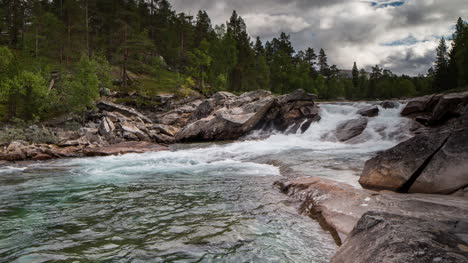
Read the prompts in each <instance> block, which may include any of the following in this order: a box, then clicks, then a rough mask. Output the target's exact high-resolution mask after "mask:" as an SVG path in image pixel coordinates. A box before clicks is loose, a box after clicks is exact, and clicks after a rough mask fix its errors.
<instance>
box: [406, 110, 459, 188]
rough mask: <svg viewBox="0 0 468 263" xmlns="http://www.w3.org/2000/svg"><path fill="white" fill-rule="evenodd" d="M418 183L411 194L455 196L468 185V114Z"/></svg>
mask: <svg viewBox="0 0 468 263" xmlns="http://www.w3.org/2000/svg"><path fill="white" fill-rule="evenodd" d="M454 127H455V128H454V131H453V132H451V134H450V136H449V138H448V139H447V141H446V143H445V144H444V145H443V147H442V148H441V149H440V150H439V151H437V153H435V155H434V156H433V158H432V159H431V160H430V162H429V163H428V164H427V166H426V167H425V168H424V170H423V171H422V172H421V174H420V175H419V176H418V178H417V179H416V180H415V181H414V183H413V184H412V186H411V188H409V192H410V193H432V194H451V193H453V192H456V191H457V190H460V189H463V188H464V187H466V186H467V185H468V111H467V112H466V113H465V114H464V115H463V117H462V118H460V119H459V120H458V123H456V124H455V126H454Z"/></svg>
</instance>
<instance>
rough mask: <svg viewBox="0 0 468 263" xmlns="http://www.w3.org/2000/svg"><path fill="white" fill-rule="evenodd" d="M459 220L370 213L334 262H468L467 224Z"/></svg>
mask: <svg viewBox="0 0 468 263" xmlns="http://www.w3.org/2000/svg"><path fill="white" fill-rule="evenodd" d="M459 220H460V219H459ZM459 220H456V219H452V218H447V220H444V221H435V220H431V219H422V218H416V217H412V216H406V215H397V214H390V213H384V212H368V213H366V214H365V215H364V216H362V218H361V219H360V220H359V222H358V223H357V225H356V227H355V228H354V229H353V231H352V232H351V235H350V236H349V238H348V239H347V240H346V242H345V243H344V244H343V246H341V247H340V249H339V250H338V252H337V254H336V255H335V256H334V257H333V259H332V260H331V262H332V263H347V262H386V263H403V262H413V263H426V262H444V263H461V262H468V258H467V252H468V251H467V248H468V238H467V236H468V220H467V218H464V219H461V221H459Z"/></svg>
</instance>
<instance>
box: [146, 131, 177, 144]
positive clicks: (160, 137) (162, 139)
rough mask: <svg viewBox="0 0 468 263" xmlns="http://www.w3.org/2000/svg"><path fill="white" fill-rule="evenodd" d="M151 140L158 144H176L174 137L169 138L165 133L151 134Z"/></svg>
mask: <svg viewBox="0 0 468 263" xmlns="http://www.w3.org/2000/svg"><path fill="white" fill-rule="evenodd" d="M150 137H151V140H153V141H155V142H157V143H164V144H172V143H175V138H174V137H173V136H168V135H166V134H163V133H157V132H151V133H150Z"/></svg>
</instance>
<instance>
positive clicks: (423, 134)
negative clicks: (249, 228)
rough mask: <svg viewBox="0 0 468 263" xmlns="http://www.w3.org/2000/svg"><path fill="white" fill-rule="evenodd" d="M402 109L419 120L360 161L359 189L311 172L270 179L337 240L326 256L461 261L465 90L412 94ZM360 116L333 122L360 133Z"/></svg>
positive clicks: (467, 138) (467, 150) (466, 209)
mask: <svg viewBox="0 0 468 263" xmlns="http://www.w3.org/2000/svg"><path fill="white" fill-rule="evenodd" d="M372 115H374V114H372ZM402 115H404V116H409V117H410V118H413V119H415V120H416V121H417V122H419V123H420V126H418V127H417V129H415V136H414V137H413V138H411V139H409V140H407V141H404V142H402V143H401V144H399V145H397V146H395V147H394V148H391V149H389V150H386V151H383V152H379V153H377V154H376V156H375V157H374V158H372V159H370V160H369V161H367V162H366V164H365V168H364V171H363V172H362V175H361V177H360V180H359V182H360V184H361V185H362V186H363V187H364V188H366V189H357V188H355V187H352V186H350V185H347V184H343V183H338V182H335V181H331V180H327V179H323V178H315V177H306V178H299V179H294V180H291V181H281V182H277V183H275V184H276V185H277V186H278V187H279V188H280V189H281V191H282V192H284V193H285V194H287V195H289V196H291V197H294V198H296V199H298V200H301V202H302V207H303V209H302V211H301V212H302V213H304V214H308V215H310V216H312V217H314V218H317V219H319V221H321V222H324V223H325V225H326V226H327V228H328V229H330V231H331V232H332V234H334V236H335V237H336V238H337V242H338V243H339V244H342V245H341V247H340V249H339V250H338V252H337V254H336V255H335V257H334V258H333V259H332V262H421V263H422V262H468V216H467V215H468V195H467V186H468V166H467V165H468V93H466V92H465V93H458V94H447V95H433V96H426V97H422V98H416V99H413V100H411V101H409V102H408V104H407V105H406V107H405V108H404V109H403V111H402ZM364 123H365V121H359V120H353V121H348V122H345V123H343V124H342V125H340V127H341V126H342V127H347V126H351V127H353V126H354V128H351V129H350V130H351V131H352V132H356V133H359V130H361V128H360V126H362V125H364ZM337 135H338V136H339V137H338V136H337V137H338V139H340V137H346V136H340V131H338V133H337Z"/></svg>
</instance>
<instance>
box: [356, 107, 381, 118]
mask: <svg viewBox="0 0 468 263" xmlns="http://www.w3.org/2000/svg"><path fill="white" fill-rule="evenodd" d="M357 114H359V115H362V116H365V117H375V116H377V115H379V107H377V106H370V107H366V108H363V109H360V110H359V111H358V112H357Z"/></svg>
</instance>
